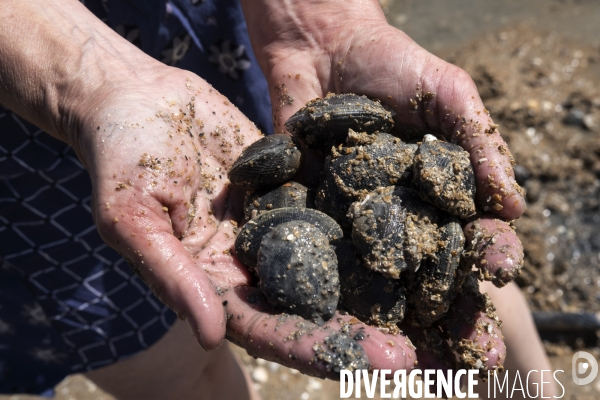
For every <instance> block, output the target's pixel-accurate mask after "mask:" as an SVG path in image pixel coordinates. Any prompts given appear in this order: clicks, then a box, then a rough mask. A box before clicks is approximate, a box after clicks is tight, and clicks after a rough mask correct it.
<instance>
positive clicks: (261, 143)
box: [229, 134, 302, 188]
mask: <svg viewBox="0 0 600 400" xmlns="http://www.w3.org/2000/svg"><path fill="white" fill-rule="evenodd" d="M301 161H302V153H301V152H300V150H299V148H298V146H296V144H295V143H294V141H293V140H292V138H291V137H290V136H289V135H284V134H276V135H270V136H265V137H263V138H262V139H260V140H257V141H256V142H254V143H252V144H251V145H250V146H248V148H246V149H245V150H244V151H243V152H242V154H240V156H239V157H238V158H237V160H235V162H234V163H233V165H232V166H231V168H230V169H229V180H230V181H231V183H232V184H234V185H238V186H245V187H251V188H264V187H267V186H274V185H279V184H281V183H284V182H286V181H288V180H290V178H292V177H293V176H294V175H296V173H297V172H298V170H299V169H300V165H301Z"/></svg>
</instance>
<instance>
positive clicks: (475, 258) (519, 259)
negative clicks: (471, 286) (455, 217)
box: [464, 216, 523, 287]
mask: <svg viewBox="0 0 600 400" xmlns="http://www.w3.org/2000/svg"><path fill="white" fill-rule="evenodd" d="M464 231H465V237H466V240H467V248H466V250H465V256H464V260H465V262H467V263H469V264H470V265H474V266H475V267H477V269H479V271H480V277H481V278H482V279H485V280H488V281H491V282H492V283H493V284H494V285H496V286H497V287H502V286H504V285H506V284H507V283H508V282H511V281H512V280H513V279H514V278H515V277H517V276H518V275H519V274H520V273H521V269H522V268H523V245H522V244H521V241H520V240H519V238H518V237H517V235H516V233H515V231H514V229H513V228H512V227H511V226H510V225H509V224H508V223H506V222H504V221H501V220H499V219H495V218H493V217H490V216H483V217H482V218H481V219H478V220H476V221H474V222H471V223H469V224H467V225H466V226H465V228H464Z"/></svg>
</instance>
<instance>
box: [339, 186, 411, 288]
mask: <svg viewBox="0 0 600 400" xmlns="http://www.w3.org/2000/svg"><path fill="white" fill-rule="evenodd" d="M393 191H394V187H393V186H390V187H388V188H384V189H377V190H375V191H374V192H372V193H371V194H369V195H368V196H367V198H365V200H364V201H362V202H356V203H354V204H353V205H352V207H351V208H350V211H349V212H348V213H349V214H350V215H351V216H352V219H353V222H352V243H354V245H355V246H356V248H357V249H358V251H359V252H360V254H361V255H362V259H363V262H364V265H365V267H367V268H369V269H371V270H374V271H378V272H380V273H382V274H384V275H386V276H388V277H390V278H394V279H398V278H399V277H400V272H401V271H403V270H405V269H406V268H407V265H406V261H405V260H404V252H403V250H402V245H403V241H404V240H403V235H404V225H405V220H406V210H405V209H404V208H403V207H402V200H401V199H400V198H399V197H398V196H394V195H393Z"/></svg>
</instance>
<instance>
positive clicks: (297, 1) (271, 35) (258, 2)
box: [242, 0, 387, 72]
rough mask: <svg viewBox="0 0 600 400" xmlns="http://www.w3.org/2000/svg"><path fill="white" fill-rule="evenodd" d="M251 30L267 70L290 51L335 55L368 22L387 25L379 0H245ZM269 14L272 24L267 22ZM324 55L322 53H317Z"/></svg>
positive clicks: (257, 50) (258, 53)
mask: <svg viewBox="0 0 600 400" xmlns="http://www.w3.org/2000/svg"><path fill="white" fill-rule="evenodd" d="M242 7H243V9H244V15H245V17H246V21H247V25H248V32H249V34H250V39H251V40H252V45H253V48H254V49H255V53H256V55H257V58H258V61H259V63H260V65H261V67H262V68H263V71H265V72H268V71H269V70H270V67H272V64H273V63H276V62H277V60H278V59H281V58H285V57H286V56H288V55H289V54H290V51H293V52H297V51H305V52H310V53H322V55H325V56H327V57H330V58H331V56H335V55H336V54H335V53H336V51H338V50H339V48H340V41H347V42H350V41H351V38H352V36H353V35H354V32H356V30H357V29H358V28H359V27H360V26H364V25H367V24H374V25H379V26H381V25H382V24H383V25H384V26H386V25H387V22H386V20H385V16H384V14H383V12H382V11H381V7H380V6H379V3H378V1H377V0H354V1H330V0H291V1H282V0H242ZM265 15H267V16H268V17H267V18H268V20H269V23H268V24H265V23H264V21H265ZM314 55H321V54H314Z"/></svg>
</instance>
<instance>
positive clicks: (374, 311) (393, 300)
mask: <svg viewBox="0 0 600 400" xmlns="http://www.w3.org/2000/svg"><path fill="white" fill-rule="evenodd" d="M335 254H336V255H337V259H338V269H339V276H340V305H341V306H343V307H344V308H345V309H346V310H347V311H348V312H350V314H352V315H354V316H355V317H357V318H358V319H360V320H361V321H364V322H367V323H370V324H374V325H378V326H382V327H385V326H389V325H395V324H397V323H399V322H401V321H402V320H403V319H404V312H405V310H406V301H405V298H404V294H403V293H402V289H401V287H400V284H399V281H397V280H395V279H390V278H387V277H385V276H383V275H382V274H380V273H377V272H374V271H371V270H370V269H367V268H365V267H364V266H363V265H362V262H361V261H360V257H359V255H358V254H357V251H356V248H355V247H354V245H353V244H352V242H351V241H350V240H347V239H343V240H340V241H338V242H337V243H336V244H335Z"/></svg>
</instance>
